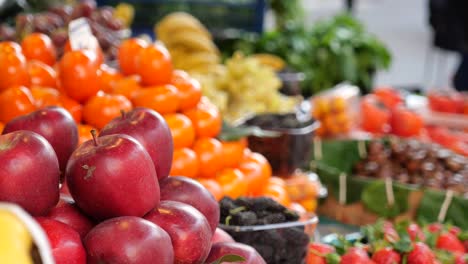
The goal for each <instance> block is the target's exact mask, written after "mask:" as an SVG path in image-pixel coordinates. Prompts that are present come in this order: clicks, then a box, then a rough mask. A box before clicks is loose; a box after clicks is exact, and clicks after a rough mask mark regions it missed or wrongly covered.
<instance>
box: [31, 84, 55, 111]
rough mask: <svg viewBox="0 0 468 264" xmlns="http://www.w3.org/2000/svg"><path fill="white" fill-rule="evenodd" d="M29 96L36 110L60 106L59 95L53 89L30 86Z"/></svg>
mask: <svg viewBox="0 0 468 264" xmlns="http://www.w3.org/2000/svg"><path fill="white" fill-rule="evenodd" d="M31 94H32V96H33V98H34V103H35V104H36V107H37V108H43V107H46V106H60V105H61V101H60V93H59V91H57V90H56V89H54V88H46V87H40V86H32V87H31Z"/></svg>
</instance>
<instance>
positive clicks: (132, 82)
mask: <svg viewBox="0 0 468 264" xmlns="http://www.w3.org/2000/svg"><path fill="white" fill-rule="evenodd" d="M140 89H141V86H140V77H139V76H138V75H130V76H126V77H124V78H122V79H120V80H118V81H116V82H115V83H114V85H113V87H112V93H113V94H120V95H123V96H125V97H127V98H128V99H129V100H132V98H133V96H134V95H135V93H136V91H138V90H140Z"/></svg>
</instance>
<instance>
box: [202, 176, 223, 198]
mask: <svg viewBox="0 0 468 264" xmlns="http://www.w3.org/2000/svg"><path fill="white" fill-rule="evenodd" d="M197 181H198V182H199V183H201V185H203V186H204V187H205V188H206V189H207V190H208V191H209V192H210V193H211V194H212V195H213V197H214V198H215V199H216V201H219V200H221V199H222V198H223V196H224V194H223V188H221V185H220V184H219V183H218V182H217V181H215V180H212V179H197Z"/></svg>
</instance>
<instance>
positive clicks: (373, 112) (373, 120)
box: [361, 94, 390, 133]
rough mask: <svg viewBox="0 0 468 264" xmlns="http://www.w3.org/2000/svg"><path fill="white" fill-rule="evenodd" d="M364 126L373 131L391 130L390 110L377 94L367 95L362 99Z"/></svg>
mask: <svg viewBox="0 0 468 264" xmlns="http://www.w3.org/2000/svg"><path fill="white" fill-rule="evenodd" d="M361 116H362V125H361V126H362V128H363V129H364V130H365V131H368V132H371V133H386V132H388V131H389V130H390V127H389V124H390V111H389V110H388V109H387V108H386V107H385V106H384V105H383V103H382V102H381V101H380V99H379V98H377V97H376V96H375V95H371V94H370V95H366V96H365V97H363V98H362V101H361Z"/></svg>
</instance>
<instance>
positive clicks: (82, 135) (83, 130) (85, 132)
mask: <svg viewBox="0 0 468 264" xmlns="http://www.w3.org/2000/svg"><path fill="white" fill-rule="evenodd" d="M93 129H94V130H97V129H96V128H95V127H92V126H90V125H84V124H78V145H81V144H82V143H83V142H86V141H88V140H92V139H93V136H92V135H91V130H93Z"/></svg>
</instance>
